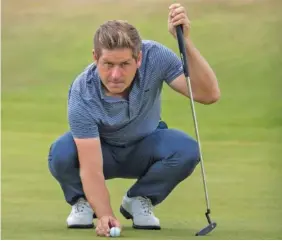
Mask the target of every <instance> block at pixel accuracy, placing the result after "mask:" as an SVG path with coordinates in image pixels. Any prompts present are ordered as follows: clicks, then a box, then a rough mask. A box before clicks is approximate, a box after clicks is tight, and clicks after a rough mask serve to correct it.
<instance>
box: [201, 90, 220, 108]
mask: <svg viewBox="0 0 282 241" xmlns="http://www.w3.org/2000/svg"><path fill="white" fill-rule="evenodd" d="M219 99H220V90H219V89H217V90H214V91H212V92H211V93H210V94H209V95H206V97H205V99H204V100H203V101H202V103H203V104H205V105H211V104H214V103H216V102H218V101H219Z"/></svg>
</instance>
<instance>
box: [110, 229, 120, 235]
mask: <svg viewBox="0 0 282 241" xmlns="http://www.w3.org/2000/svg"><path fill="white" fill-rule="evenodd" d="M110 235H111V237H118V236H120V228H117V227H112V228H111V230H110Z"/></svg>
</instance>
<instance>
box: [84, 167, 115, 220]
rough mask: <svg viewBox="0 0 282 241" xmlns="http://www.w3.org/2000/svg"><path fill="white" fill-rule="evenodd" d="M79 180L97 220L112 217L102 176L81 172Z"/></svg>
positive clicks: (87, 171)
mask: <svg viewBox="0 0 282 241" xmlns="http://www.w3.org/2000/svg"><path fill="white" fill-rule="evenodd" d="M81 179H82V185H83V190H84V193H85V195H86V198H87V201H88V202H89V204H90V206H91V207H92V208H93V210H94V212H95V214H96V216H97V217H98V218H100V217H102V216H114V215H113V210H112V208H111V204H110V195H109V192H108V189H107V187H106V184H105V179H104V175H103V174H102V173H97V172H96V173H95V171H92V170H91V169H90V170H89V169H88V170H85V171H81Z"/></svg>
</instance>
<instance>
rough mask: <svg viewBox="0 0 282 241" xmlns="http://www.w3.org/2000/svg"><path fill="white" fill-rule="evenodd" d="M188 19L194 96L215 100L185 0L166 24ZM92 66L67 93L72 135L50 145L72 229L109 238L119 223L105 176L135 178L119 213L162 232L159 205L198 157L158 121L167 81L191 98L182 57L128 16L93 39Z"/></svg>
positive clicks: (184, 138)
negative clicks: (142, 31)
mask: <svg viewBox="0 0 282 241" xmlns="http://www.w3.org/2000/svg"><path fill="white" fill-rule="evenodd" d="M179 24H182V25H183V33H184V37H185V43H186V46H187V55H188V58H189V71H190V72H189V75H190V78H191V83H192V88H193V95H194V99H195V101H197V102H199V103H203V104H211V103H214V102H216V101H217V100H218V98H219V95H220V91H219V87H218V83H217V79H216V76H215V74H214V72H213V71H212V69H211V67H210V66H209V64H208V63H207V62H206V60H205V59H204V58H203V57H202V56H201V54H200V53H199V52H198V50H197V49H196V48H195V47H194V45H193V43H192V42H191V39H190V37H189V30H190V22H189V19H188V17H187V14H186V11H185V9H184V8H183V6H181V5H180V4H173V5H171V6H170V7H169V16H168V28H169V32H170V33H171V34H172V35H173V37H174V38H176V31H175V26H177V25H179ZM93 59H94V63H93V64H91V65H90V66H88V67H87V68H86V69H85V70H83V72H82V73H81V74H80V75H79V76H78V77H77V78H76V79H75V80H74V82H73V83H72V86H71V88H70V90H69V99H68V120H69V125H70V132H67V133H66V134H64V135H62V136H61V137H59V138H58V139H57V140H56V141H55V142H54V143H53V144H52V145H51V148H50V153H49V169H50V171H51V173H52V175H53V176H54V177H55V178H56V180H57V181H58V182H59V184H60V186H61V188H62V190H63V192H64V196H65V199H66V202H67V203H68V204H70V205H71V206H72V210H71V213H70V215H69V216H68V218H67V226H68V227H69V228H92V227H93V216H96V217H97V223H96V233H97V235H99V236H109V228H110V227H111V226H117V227H120V222H119V221H118V220H117V218H116V217H115V215H114V212H113V210H112V208H111V205H110V195H109V192H108V190H107V187H106V185H105V180H107V179H112V178H133V179H137V181H136V183H135V184H134V185H133V186H132V187H131V188H130V189H129V190H128V191H127V193H126V194H125V195H124V197H123V199H122V202H121V206H120V211H121V213H122V214H123V216H124V217H125V218H127V219H129V218H130V219H132V221H133V227H134V228H138V229H160V221H159V219H158V218H157V217H155V215H154V213H153V207H154V206H155V205H157V204H159V203H161V202H162V201H163V200H164V199H165V198H166V197H167V196H168V195H169V194H170V193H171V191H172V190H173V189H174V188H175V187H176V186H177V185H178V184H179V183H180V182H181V181H183V180H184V179H185V178H187V177H188V176H189V175H191V173H192V172H193V170H194V169H195V167H196V165H197V164H198V162H199V152H198V146H197V143H196V141H195V140H194V139H192V138H191V137H189V136H188V135H186V134H185V133H184V132H182V131H179V130H175V129H170V128H167V127H166V124H165V123H164V122H160V118H161V113H160V109H161V108H160V96H161V92H162V86H163V83H164V82H165V83H166V84H168V85H169V86H170V87H171V88H172V89H174V90H175V91H177V92H179V93H180V94H183V95H185V96H187V97H189V95H188V88H187V84H186V80H185V77H184V74H183V68H182V63H181V60H180V58H178V56H177V54H175V53H174V52H172V51H171V50H170V49H169V48H167V47H165V46H164V45H162V44H160V43H157V42H155V41H148V40H146V41H145V40H141V38H140V36H139V33H138V31H137V30H136V29H135V27H133V26H132V25H130V24H129V23H127V22H125V21H108V22H106V23H104V24H103V25H101V26H100V27H99V28H98V30H97V31H96V33H95V36H94V50H93Z"/></svg>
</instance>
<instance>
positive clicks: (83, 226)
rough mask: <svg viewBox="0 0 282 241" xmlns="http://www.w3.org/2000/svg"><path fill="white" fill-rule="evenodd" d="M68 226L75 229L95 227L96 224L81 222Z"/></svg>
mask: <svg viewBox="0 0 282 241" xmlns="http://www.w3.org/2000/svg"><path fill="white" fill-rule="evenodd" d="M68 228H73V229H87V228H94V224H93V223H92V224H86V225H81V224H74V225H68Z"/></svg>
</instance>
